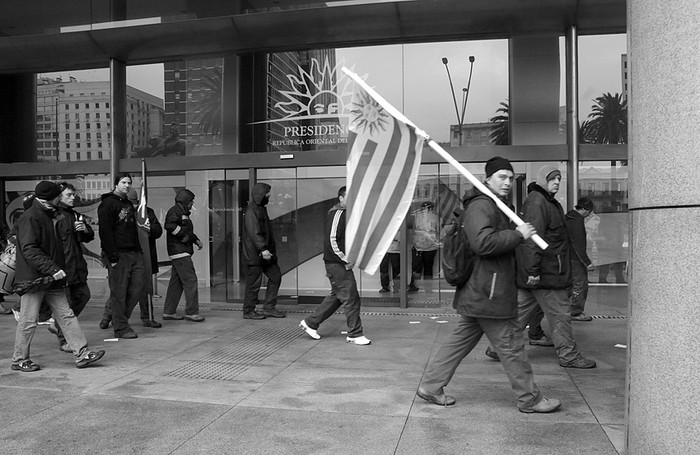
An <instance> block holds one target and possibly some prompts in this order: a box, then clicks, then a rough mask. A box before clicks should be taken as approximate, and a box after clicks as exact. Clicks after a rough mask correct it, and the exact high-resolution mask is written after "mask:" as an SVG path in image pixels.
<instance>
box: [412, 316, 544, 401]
mask: <svg viewBox="0 0 700 455" xmlns="http://www.w3.org/2000/svg"><path fill="white" fill-rule="evenodd" d="M484 333H485V334H486V337H487V338H488V339H489V342H490V343H491V346H493V348H494V350H495V351H496V353H498V356H499V358H500V359H501V364H502V365H503V369H504V370H505V372H506V375H507V376H508V379H509V380H510V386H511V388H512V389H513V392H515V395H516V396H517V398H518V408H520V409H529V408H532V406H534V405H536V404H537V403H539V402H540V401H541V400H542V394H541V392H540V389H539V388H538V387H537V385H536V384H535V376H534V374H533V373H532V366H531V365H530V361H529V360H528V358H527V352H526V351H525V344H524V343H523V332H522V328H520V327H519V326H518V323H517V319H516V318H513V319H486V318H475V317H471V316H464V315H462V316H461V317H460V319H459V321H458V322H457V326H456V327H455V328H454V330H453V331H452V333H450V334H449V335H448V337H447V339H446V340H445V342H444V343H443V344H442V346H441V347H440V349H439V350H438V351H437V354H435V357H434V358H433V361H432V363H431V364H430V366H429V367H428V370H427V371H426V372H425V375H424V376H423V380H422V381H421V386H423V387H424V388H425V389H426V390H428V391H429V392H433V393H438V394H439V393H441V392H442V388H443V387H445V386H446V385H447V384H448V383H449V382H450V380H451V379H452V376H453V375H454V373H455V371H456V370H457V367H459V364H460V363H461V362H462V360H463V359H464V358H465V357H466V356H467V355H468V354H469V353H470V352H471V351H472V350H473V349H474V347H475V346H476V345H477V343H478V342H479V340H480V339H481V335H483V334H484Z"/></svg>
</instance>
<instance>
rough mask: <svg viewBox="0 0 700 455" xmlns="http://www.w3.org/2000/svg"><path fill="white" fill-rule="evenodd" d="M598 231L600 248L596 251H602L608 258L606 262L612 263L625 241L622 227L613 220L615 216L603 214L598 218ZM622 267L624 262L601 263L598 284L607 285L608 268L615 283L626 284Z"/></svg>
mask: <svg viewBox="0 0 700 455" xmlns="http://www.w3.org/2000/svg"><path fill="white" fill-rule="evenodd" d="M599 229H600V236H601V239H600V241H599V245H600V247H599V248H598V251H603V252H604V253H605V254H606V255H608V256H609V258H608V259H607V261H612V260H614V258H615V257H617V256H618V253H619V252H620V251H622V248H623V243H624V241H625V239H624V235H623V233H622V226H620V223H619V222H618V220H617V219H616V218H615V214H612V213H604V214H601V216H600V226H599ZM623 266H624V262H620V261H617V262H612V263H610V262H606V263H604V264H603V263H601V264H600V267H599V268H598V282H599V283H608V273H609V272H610V268H612V269H613V272H614V273H615V282H617V283H626V282H627V280H625V274H624V272H623V270H622V268H623Z"/></svg>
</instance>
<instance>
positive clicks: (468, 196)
mask: <svg viewBox="0 0 700 455" xmlns="http://www.w3.org/2000/svg"><path fill="white" fill-rule="evenodd" d="M486 188H488V186H486ZM489 189H490V188H489ZM494 194H496V193H494ZM479 196H485V197H488V196H487V195H486V194H484V193H482V192H481V191H479V190H478V189H477V188H476V187H474V186H473V187H471V188H469V189H468V190H466V191H465V192H464V199H462V206H463V207H466V206H467V204H468V203H469V202H471V201H472V200H474V199H476V198H478V197H479ZM489 199H491V198H489ZM501 199H503V198H501Z"/></svg>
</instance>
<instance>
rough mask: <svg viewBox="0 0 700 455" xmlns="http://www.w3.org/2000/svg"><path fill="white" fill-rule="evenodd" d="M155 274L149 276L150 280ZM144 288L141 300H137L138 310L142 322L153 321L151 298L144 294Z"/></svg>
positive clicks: (144, 288)
mask: <svg viewBox="0 0 700 455" xmlns="http://www.w3.org/2000/svg"><path fill="white" fill-rule="evenodd" d="M154 276H155V274H153V275H151V280H153V277H154ZM146 287H147V286H144V287H143V292H141V298H140V299H139V309H140V316H141V320H142V321H144V322H145V321H153V320H154V319H155V313H154V312H153V296H152V295H148V293H147V292H146Z"/></svg>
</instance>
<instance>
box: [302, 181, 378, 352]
mask: <svg viewBox="0 0 700 455" xmlns="http://www.w3.org/2000/svg"><path fill="white" fill-rule="evenodd" d="M345 207H347V199H346V189H345V187H342V188H340V190H338V203H337V204H336V205H334V206H333V207H332V208H331V209H330V210H329V211H328V218H327V219H326V227H325V230H324V238H323V262H324V263H325V266H326V276H327V277H328V280H330V282H331V293H330V294H328V295H327V296H326V297H325V298H324V299H323V301H322V302H321V303H320V304H319V306H318V308H317V309H316V311H315V312H314V314H312V315H311V316H309V317H308V318H306V319H302V321H301V322H300V323H299V327H301V328H302V329H304V331H305V332H306V333H307V334H308V335H309V336H310V337H311V338H313V339H314V340H318V339H320V338H321V335H319V334H318V327H319V326H320V325H321V323H322V322H323V321H325V320H326V319H328V318H329V317H331V316H332V315H333V313H335V312H336V310H338V308H340V306H341V305H343V306H344V307H345V318H346V319H347V324H348V334H347V337H346V338H345V340H346V341H347V342H348V343H353V344H357V345H360V346H365V345H368V344H370V343H371V341H370V340H369V339H367V337H365V336H364V335H363V332H362V320H361V319H360V294H359V293H358V292H357V282H356V281H355V274H354V273H353V272H352V266H353V264H350V263H348V258H347V256H346V255H345Z"/></svg>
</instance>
